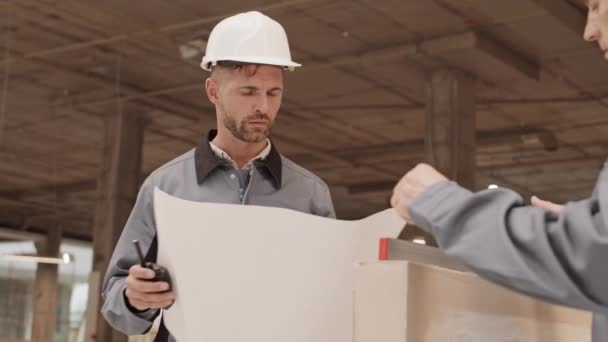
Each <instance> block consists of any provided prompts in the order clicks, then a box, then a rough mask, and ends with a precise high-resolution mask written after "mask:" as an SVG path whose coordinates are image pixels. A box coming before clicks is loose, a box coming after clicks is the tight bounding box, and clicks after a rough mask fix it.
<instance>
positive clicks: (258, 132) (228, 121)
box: [222, 112, 274, 143]
mask: <svg viewBox="0 0 608 342" xmlns="http://www.w3.org/2000/svg"><path fill="white" fill-rule="evenodd" d="M252 120H256V121H266V122H267V125H266V126H263V127H256V126H251V125H248V124H247V122H248V121H252ZM222 121H223V124H224V127H226V129H228V130H229V131H230V133H232V135H233V136H234V137H235V138H237V139H239V140H241V141H244V142H248V143H259V142H262V141H265V140H266V139H267V138H268V135H269V134H270V129H271V128H272V125H273V124H274V122H273V121H272V120H271V119H270V117H269V116H268V115H266V114H263V113H260V114H252V115H248V116H246V117H245V118H243V119H242V120H241V121H240V122H239V121H237V120H236V119H235V118H234V117H233V116H231V115H229V114H228V113H226V112H224V119H223V120H222Z"/></svg>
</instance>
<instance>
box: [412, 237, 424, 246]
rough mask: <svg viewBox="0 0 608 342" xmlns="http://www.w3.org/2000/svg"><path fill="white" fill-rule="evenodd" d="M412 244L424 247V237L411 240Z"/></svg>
mask: <svg viewBox="0 0 608 342" xmlns="http://www.w3.org/2000/svg"><path fill="white" fill-rule="evenodd" d="M412 242H413V243H417V244H419V245H426V239H425V238H424V237H421V236H418V237H415V238H414V240H412Z"/></svg>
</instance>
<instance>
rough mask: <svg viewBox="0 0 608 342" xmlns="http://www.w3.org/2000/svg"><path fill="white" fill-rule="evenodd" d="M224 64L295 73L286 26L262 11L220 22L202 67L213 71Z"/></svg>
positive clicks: (210, 36)
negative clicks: (263, 65)
mask: <svg viewBox="0 0 608 342" xmlns="http://www.w3.org/2000/svg"><path fill="white" fill-rule="evenodd" d="M220 61H233V62H243V63H251V64H267V65H276V66H280V67H283V68H285V69H289V70H293V69H294V68H295V67H299V66H301V65H300V64H298V63H296V62H294V61H292V60H291V53H290V52H289V43H288V42H287V34H286V33H285V29H283V26H281V24H279V23H278V22H276V21H275V20H273V19H271V18H270V17H268V16H265V15H264V14H262V13H260V12H255V11H252V12H247V13H240V14H237V15H234V16H232V17H228V18H226V19H224V20H222V21H220V22H219V23H218V24H217V25H216V26H215V27H214V28H213V30H212V31H211V34H210V35H209V41H208V42H207V50H206V52H205V56H204V57H203V61H202V63H201V68H203V69H205V70H209V71H210V70H211V68H212V67H213V66H215V65H217V62H220Z"/></svg>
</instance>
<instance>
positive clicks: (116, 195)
mask: <svg viewBox="0 0 608 342" xmlns="http://www.w3.org/2000/svg"><path fill="white" fill-rule="evenodd" d="M142 145H143V124H142V118H141V117H140V116H139V115H135V114H125V113H116V114H112V115H108V116H107V118H106V122H105V137H104V156H103V164H102V165H103V166H102V170H101V174H100V177H99V180H98V184H97V193H98V198H97V206H96V211H95V222H94V233H93V234H94V236H93V247H94V254H93V255H94V256H93V271H94V272H98V273H99V275H100V278H99V281H103V277H104V275H105V272H106V270H107V268H108V263H109V261H110V258H111V256H112V252H113V251H114V247H115V246H116V242H117V241H118V238H119V237H120V234H121V233H122V230H123V228H124V225H125V223H126V221H127V219H128V217H129V214H130V212H131V209H132V208H133V204H134V203H135V199H136V198H137V192H138V188H139V185H140V175H141V154H142ZM99 288H100V289H101V284H100V286H99ZM98 296H100V294H99V293H98ZM98 302H99V303H100V308H101V305H102V303H103V301H102V300H101V299H99V301H98ZM97 312H99V311H97ZM96 321H97V322H96V324H97V325H96V329H95V335H94V336H87V337H86V339H87V340H91V341H99V342H102V341H103V342H105V341H113V342H118V341H127V337H126V336H125V335H123V334H121V333H119V332H118V331H115V330H114V329H112V327H111V326H110V325H109V324H108V323H107V322H106V321H105V319H104V318H103V316H102V315H100V314H99V315H97V318H96ZM91 324H95V323H93V322H91Z"/></svg>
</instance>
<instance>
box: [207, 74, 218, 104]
mask: <svg viewBox="0 0 608 342" xmlns="http://www.w3.org/2000/svg"><path fill="white" fill-rule="evenodd" d="M205 91H206V92H207V97H208V98H209V101H211V103H213V104H217V103H218V101H219V94H218V93H219V91H220V87H219V84H218V83H217V81H216V80H214V79H213V78H211V77H209V78H207V79H206V80H205Z"/></svg>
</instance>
